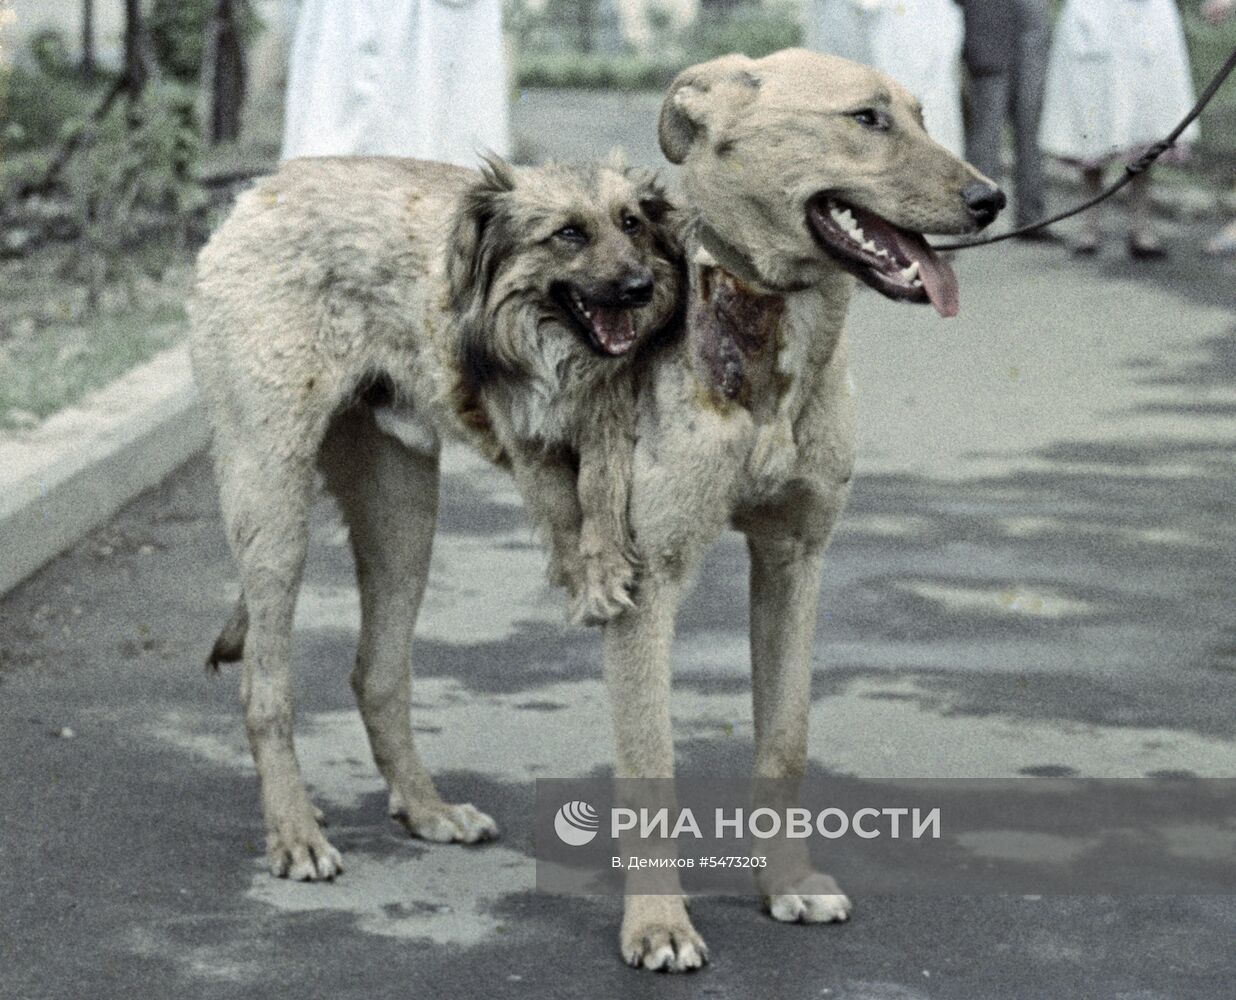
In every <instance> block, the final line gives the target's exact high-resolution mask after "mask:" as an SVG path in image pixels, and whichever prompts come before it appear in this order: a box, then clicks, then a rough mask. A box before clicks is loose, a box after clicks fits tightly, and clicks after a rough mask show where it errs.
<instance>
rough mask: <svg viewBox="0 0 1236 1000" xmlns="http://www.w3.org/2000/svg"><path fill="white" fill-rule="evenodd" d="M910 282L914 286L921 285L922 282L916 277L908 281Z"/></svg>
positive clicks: (919, 286) (918, 286) (920, 286)
mask: <svg viewBox="0 0 1236 1000" xmlns="http://www.w3.org/2000/svg"><path fill="white" fill-rule="evenodd" d="M910 284H912V285H913V286H914V287H915V288H922V287H923V283H922V282H921V281H919V280H918V278H915V279H914V280H913V281H912V282H910Z"/></svg>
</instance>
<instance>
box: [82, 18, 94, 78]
mask: <svg viewBox="0 0 1236 1000" xmlns="http://www.w3.org/2000/svg"><path fill="white" fill-rule="evenodd" d="M80 70H81V74H82V79H83V80H85V81H86V82H87V83H94V74H95V62H94V0H82V61H81V65H80Z"/></svg>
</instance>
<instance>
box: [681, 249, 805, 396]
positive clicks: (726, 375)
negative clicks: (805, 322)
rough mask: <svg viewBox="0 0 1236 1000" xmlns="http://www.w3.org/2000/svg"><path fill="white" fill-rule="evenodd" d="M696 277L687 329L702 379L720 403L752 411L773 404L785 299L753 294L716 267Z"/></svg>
mask: <svg viewBox="0 0 1236 1000" xmlns="http://www.w3.org/2000/svg"><path fill="white" fill-rule="evenodd" d="M697 276H698V281H697V282H696V284H695V287H694V289H693V291H692V298H691V308H690V312H689V316H688V326H689V330H690V340H691V346H692V357H693V362H694V365H695V368H696V371H697V373H698V374H699V376H700V378H702V379H703V381H704V383H705V385H706V386H707V387H708V389H709V391H710V393H711V394H712V396H713V397H714V398H715V399H716V400H717V401H718V402H720V401H726V402H735V403H738V404H739V405H741V406H745V407H747V408H748V409H751V408H752V406H753V404H754V403H755V402H756V401H757V400H759V399H761V398H762V397H767V396H768V395H770V394H771V395H772V396H773V398H774V399H775V394H776V390H777V386H776V371H775V367H776V355H777V331H778V329H779V328H780V326H781V318H782V315H783V314H784V312H785V299H784V298H783V297H782V296H780V295H768V294H765V293H762V292H757V291H755V290H754V289H753V288H751V287H750V286H749V285H747V284H745V283H744V282H743V281H742V280H741V279H739V278H737V277H735V276H734V275H733V274H730V273H729V272H728V271H725V270H723V269H721V268H719V267H701V268H700V269H699V271H698V275H697ZM767 401H768V402H772V401H773V399H768V400H767Z"/></svg>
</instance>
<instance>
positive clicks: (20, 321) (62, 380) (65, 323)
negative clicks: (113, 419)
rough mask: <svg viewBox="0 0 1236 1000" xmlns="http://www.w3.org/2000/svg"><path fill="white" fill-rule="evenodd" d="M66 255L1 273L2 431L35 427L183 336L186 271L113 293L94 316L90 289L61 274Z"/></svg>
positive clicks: (39, 257)
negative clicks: (89, 310) (87, 302)
mask: <svg viewBox="0 0 1236 1000" xmlns="http://www.w3.org/2000/svg"><path fill="white" fill-rule="evenodd" d="M65 254H66V250H65V249H64V248H62V247H58V246H53V247H47V248H45V249H44V250H42V251H40V252H39V253H37V254H34V255H32V256H30V257H28V258H25V259H23V260H20V261H6V262H5V264H4V267H3V268H2V269H0V284H3V285H4V286H5V293H6V294H5V298H4V300H3V303H2V305H0V430H6V429H7V430H11V429H15V428H28V427H30V426H32V425H33V424H35V423H36V422H38V421H40V420H43V419H44V418H46V417H48V416H50V415H51V414H53V413H55V412H56V411H58V410H61V409H63V408H64V407H66V406H70V405H72V404H74V403H76V402H78V401H80V400H81V398H82V397H83V396H85V395H87V394H88V393H90V392H92V391H94V390H95V389H100V388H102V387H103V386H105V385H107V383H109V382H111V381H112V380H114V379H116V378H118V377H119V376H121V375H123V374H124V373H125V372H127V371H129V370H130V369H132V368H134V367H135V366H137V365H140V364H142V363H143V362H144V361H148V360H149V359H150V358H151V357H153V356H154V355H155V354H156V353H158V352H159V351H161V350H163V349H164V348H166V347H170V346H172V345H173V344H175V343H176V342H178V341H179V340H180V339H181V338H182V337H183V336H184V330H185V312H184V298H185V295H186V293H187V291H188V283H189V269H188V267H187V266H178V267H175V268H172V269H170V270H169V271H168V272H167V273H166V274H165V275H164V276H163V277H162V278H161V279H159V280H155V279H152V278H148V277H144V276H143V277H140V278H138V279H136V281H135V285H134V288H133V289H127V288H124V287H121V286H114V287H112V288H110V289H109V292H108V295H107V296H106V297H105V300H104V302H103V307H102V308H101V309H100V311H99V312H98V314H97V315H90V314H88V313H87V312H86V310H85V308H84V300H85V290H84V289H83V288H81V287H79V286H76V285H73V284H70V283H68V282H65V281H64V280H63V279H62V278H60V277H59V275H60V273H62V268H63V267H64V266H65V260H64V257H65ZM58 265H59V266H58Z"/></svg>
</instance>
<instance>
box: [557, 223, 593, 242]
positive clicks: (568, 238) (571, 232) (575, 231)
mask: <svg viewBox="0 0 1236 1000" xmlns="http://www.w3.org/2000/svg"><path fill="white" fill-rule="evenodd" d="M554 238H555V239H559V240H562V241H564V242H566V243H575V244H578V245H580V246H582V245H583V244H585V243H587V242H588V234H587V233H585V232H584V231H583V230H582V229H580V228H579V226H563V227H562V228H561V229H559V230H557V231H556V232H555V233H554Z"/></svg>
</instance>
